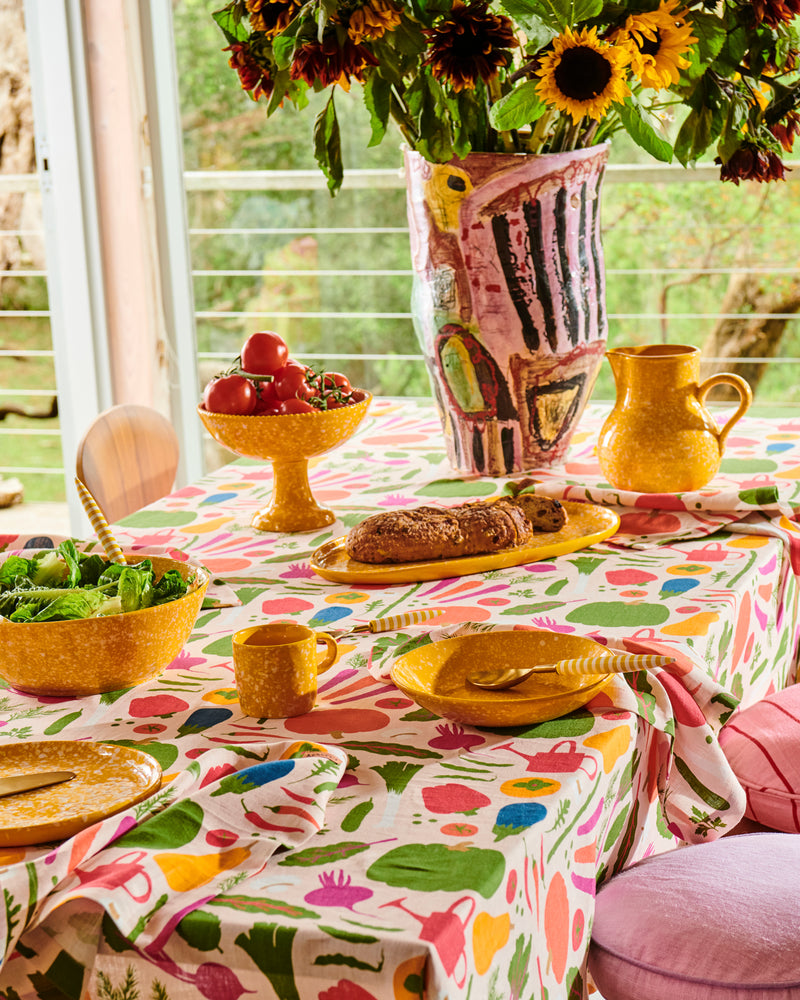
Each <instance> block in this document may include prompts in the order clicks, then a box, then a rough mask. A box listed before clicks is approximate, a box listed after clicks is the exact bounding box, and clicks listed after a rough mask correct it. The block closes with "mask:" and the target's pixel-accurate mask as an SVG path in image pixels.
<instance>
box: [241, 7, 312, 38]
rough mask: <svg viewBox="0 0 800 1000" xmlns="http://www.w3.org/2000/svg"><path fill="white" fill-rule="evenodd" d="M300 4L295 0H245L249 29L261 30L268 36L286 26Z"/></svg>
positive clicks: (294, 15) (297, 11) (273, 34)
mask: <svg viewBox="0 0 800 1000" xmlns="http://www.w3.org/2000/svg"><path fill="white" fill-rule="evenodd" d="M302 6H303V5H302V3H297V2H295V0H245V7H246V8H247V13H248V16H249V19H250V30H251V31H263V32H264V34H265V35H266V36H267V37H268V38H274V36H275V35H278V34H280V33H281V32H282V31H284V30H285V29H286V28H288V27H289V25H290V24H291V23H292V21H293V20H294V19H295V17H296V16H297V14H298V13H299V11H300V9H301V7H302Z"/></svg>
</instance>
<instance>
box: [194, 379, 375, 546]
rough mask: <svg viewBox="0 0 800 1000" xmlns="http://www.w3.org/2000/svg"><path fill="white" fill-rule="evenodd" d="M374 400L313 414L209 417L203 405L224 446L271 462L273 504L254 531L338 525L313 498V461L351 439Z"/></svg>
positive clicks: (205, 416) (203, 415)
mask: <svg viewBox="0 0 800 1000" xmlns="http://www.w3.org/2000/svg"><path fill="white" fill-rule="evenodd" d="M371 402H372V396H371V395H370V394H369V393H367V395H366V397H365V398H364V399H362V400H360V401H359V402H358V403H348V404H347V406H340V407H338V408H337V409H335V410H315V411H313V412H312V413H286V414H278V415H268V414H259V415H256V416H240V415H238V414H233V413H210V412H209V411H208V410H206V409H205V408H204V407H203V406H198V407H197V412H198V414H199V415H200V419H201V420H202V421H203V423H204V424H205V426H206V429H207V430H208V432H209V433H210V434H211V436H212V437H213V438H214V440H215V441H218V442H219V444H221V445H223V447H225V448H228V449H230V451H233V452H235V453H236V454H237V455H242V456H243V457H245V458H263V459H268V460H269V461H270V462H272V471H273V474H274V477H275V478H274V482H273V486H272V498H271V501H270V503H269V506H267V507H264V508H263V509H261V510H259V511H256V513H255V514H254V515H253V517H252V519H251V522H250V523H251V524H252V525H253V527H254V528H257V529H258V530H259V531H314V530H316V529H317V528H323V527H324V526H325V525H326V524H333V522H334V521H335V520H336V515H335V514H334V512H333V511H332V510H328V508H326V507H321V506H320V505H319V504H318V503H317V501H316V500H315V499H314V497H313V495H312V493H311V487H310V485H309V482H308V460H309V458H313V457H315V456H316V455H322V454H324V453H325V452H326V451H330V450H331V449H332V448H335V447H336V446H337V445H339V444H341V443H342V442H343V441H346V440H347V439H348V438H349V437H351V436H352V435H353V434H354V433H355V431H356V429H357V427H358V425H359V424H360V423H361V421H362V420H363V419H364V417H365V416H366V415H367V410H368V409H369V404H370V403H371Z"/></svg>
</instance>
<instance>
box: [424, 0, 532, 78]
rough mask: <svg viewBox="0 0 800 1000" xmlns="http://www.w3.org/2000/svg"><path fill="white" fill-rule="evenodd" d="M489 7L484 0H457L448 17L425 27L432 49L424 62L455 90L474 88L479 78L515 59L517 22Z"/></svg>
mask: <svg viewBox="0 0 800 1000" xmlns="http://www.w3.org/2000/svg"><path fill="white" fill-rule="evenodd" d="M488 7H489V5H488V3H485V2H483V0H478V2H475V3H464V2H463V0H454V3H453V8H452V10H451V11H450V13H449V14H448V15H447V17H444V18H442V20H441V21H439V22H438V24H436V25H434V26H433V27H432V28H426V29H425V36H426V38H427V40H428V52H427V54H426V55H425V58H424V60H423V62H424V64H425V65H426V66H430V68H431V73H432V74H433V75H434V76H435V77H436V79H437V80H441V81H442V82H444V83H449V84H450V86H451V87H452V88H453V90H455V91H459V90H465V89H466V90H472V89H473V88H474V87H475V84H476V82H477V81H478V79H481V80H483V81H484V83H485V82H486V81H488V80H491V78H492V77H493V76H496V75H497V72H498V70H499V69H500V68H501V67H502V66H507V65H508V64H509V62H510V61H511V52H510V51H509V50H510V49H512V48H514V47H515V46H516V45H517V40H516V38H515V37H514V25H513V24H512V22H511V21H510V20H509V19H508V18H507V17H504V16H503V15H502V14H492V13H491V12H490V11H489V9H488Z"/></svg>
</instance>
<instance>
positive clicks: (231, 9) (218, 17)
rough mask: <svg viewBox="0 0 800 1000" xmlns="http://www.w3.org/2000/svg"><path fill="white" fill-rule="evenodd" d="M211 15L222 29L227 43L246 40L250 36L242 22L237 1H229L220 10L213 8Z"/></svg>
mask: <svg viewBox="0 0 800 1000" xmlns="http://www.w3.org/2000/svg"><path fill="white" fill-rule="evenodd" d="M211 16H212V17H213V18H214V20H215V21H216V22H217V24H218V25H219V26H220V28H221V29H222V33H223V34H224V35H225V37H226V38H227V39H228V42H229V43H233V42H246V41H247V39H248V38H249V37H250V32H249V31H248V30H247V26H246V25H244V24H242V16H241V9H240V7H239V4H238V3H231V4H228V6H227V7H223V8H222V9H221V10H215V11H214V12H213V13H212V15H211Z"/></svg>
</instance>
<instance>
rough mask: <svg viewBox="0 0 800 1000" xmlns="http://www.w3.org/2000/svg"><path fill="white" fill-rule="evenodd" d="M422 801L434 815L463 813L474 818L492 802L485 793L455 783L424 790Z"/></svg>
mask: <svg viewBox="0 0 800 1000" xmlns="http://www.w3.org/2000/svg"><path fill="white" fill-rule="evenodd" d="M422 801H423V802H424V803H425V807H426V809H428V810H430V812H432V813H463V815H464V816H474V815H475V813H476V812H477V811H478V810H479V809H481V808H483V806H488V805H491V802H492V800H491V799H490V798H489V796H488V795H484V794H483V792H479V791H477V790H476V789H474V788H469V787H468V786H467V785H459V784H456V783H455V782H448V783H447V784H446V785H436V786H434V787H430V788H423V789H422Z"/></svg>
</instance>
